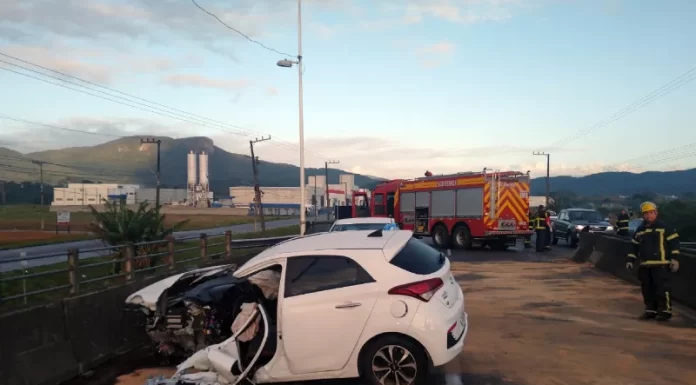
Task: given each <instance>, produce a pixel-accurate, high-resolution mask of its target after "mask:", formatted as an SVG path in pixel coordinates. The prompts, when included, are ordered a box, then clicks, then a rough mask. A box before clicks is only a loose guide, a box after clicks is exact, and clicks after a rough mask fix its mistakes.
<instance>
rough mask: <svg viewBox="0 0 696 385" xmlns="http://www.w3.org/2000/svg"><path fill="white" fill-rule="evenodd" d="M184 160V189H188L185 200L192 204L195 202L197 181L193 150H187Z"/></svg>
mask: <svg viewBox="0 0 696 385" xmlns="http://www.w3.org/2000/svg"><path fill="white" fill-rule="evenodd" d="M186 161H187V163H186V190H187V191H188V193H187V198H186V200H187V202H188V204H189V205H194V204H195V202H196V183H197V182H198V178H197V177H196V171H197V170H196V169H197V168H198V167H197V164H196V154H195V153H194V152H193V151H191V152H189V153H188V156H187V158H186Z"/></svg>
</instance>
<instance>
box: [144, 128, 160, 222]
mask: <svg viewBox="0 0 696 385" xmlns="http://www.w3.org/2000/svg"><path fill="white" fill-rule="evenodd" d="M140 143H142V144H153V143H155V144H157V171H156V172H155V177H156V178H157V188H156V189H155V210H156V211H157V215H158V216H159V207H160V149H161V147H162V141H161V140H160V139H155V138H146V139H140Z"/></svg>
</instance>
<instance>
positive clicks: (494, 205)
mask: <svg viewBox="0 0 696 385" xmlns="http://www.w3.org/2000/svg"><path fill="white" fill-rule="evenodd" d="M490 194H491V202H490V212H489V213H488V217H489V218H491V219H495V218H496V217H497V212H498V201H500V170H499V169H498V170H495V171H493V175H492V176H491V192H490Z"/></svg>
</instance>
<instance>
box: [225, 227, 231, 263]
mask: <svg viewBox="0 0 696 385" xmlns="http://www.w3.org/2000/svg"><path fill="white" fill-rule="evenodd" d="M225 258H226V259H227V260H228V261H229V260H231V259H232V231H230V230H227V231H225Z"/></svg>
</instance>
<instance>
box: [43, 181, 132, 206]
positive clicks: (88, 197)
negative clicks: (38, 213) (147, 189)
mask: <svg viewBox="0 0 696 385" xmlns="http://www.w3.org/2000/svg"><path fill="white" fill-rule="evenodd" d="M138 188H140V186H139V185H137V184H122V185H120V184H107V183H104V184H99V183H69V184H68V187H54V188H53V202H51V205H52V206H87V205H98V204H101V203H102V202H103V200H104V199H109V196H110V195H111V196H117V195H125V196H126V202H127V203H129V204H133V203H135V191H136V190H137V189H138Z"/></svg>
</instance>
